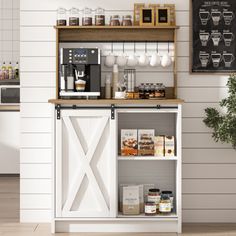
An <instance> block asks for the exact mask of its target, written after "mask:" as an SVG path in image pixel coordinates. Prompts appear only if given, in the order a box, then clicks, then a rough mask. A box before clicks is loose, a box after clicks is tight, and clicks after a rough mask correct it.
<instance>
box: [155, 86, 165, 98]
mask: <svg viewBox="0 0 236 236" xmlns="http://www.w3.org/2000/svg"><path fill="white" fill-rule="evenodd" d="M165 96H166V88H165V86H164V85H163V84H156V85H155V98H158V99H161V98H165Z"/></svg>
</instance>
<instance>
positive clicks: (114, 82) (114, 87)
mask: <svg viewBox="0 0 236 236" xmlns="http://www.w3.org/2000/svg"><path fill="white" fill-rule="evenodd" d="M118 82H119V69H118V65H117V64H115V65H114V66H113V72H112V97H113V98H115V97H116V92H118Z"/></svg>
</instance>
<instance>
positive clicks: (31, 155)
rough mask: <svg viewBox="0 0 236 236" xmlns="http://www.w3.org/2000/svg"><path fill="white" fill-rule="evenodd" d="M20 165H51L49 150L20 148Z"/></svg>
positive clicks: (50, 152)
mask: <svg viewBox="0 0 236 236" xmlns="http://www.w3.org/2000/svg"><path fill="white" fill-rule="evenodd" d="M20 155H21V159H20V163H22V164H24V163H25V164H27V163H28V164H29V163H34V164H38V163H52V151H51V148H48V149H46V148H44V149H42V148H30V149H29V148H21V150H20Z"/></svg>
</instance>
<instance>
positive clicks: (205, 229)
mask: <svg viewBox="0 0 236 236" xmlns="http://www.w3.org/2000/svg"><path fill="white" fill-rule="evenodd" d="M19 202H20V199H19V178H18V177H0V236H31V235H32V236H49V235H51V233H50V224H20V223H18V222H19ZM58 235H59V236H69V235H71V236H177V235H178V234H176V233H168V234H157V233H153V234H147V233H139V234H137V233H136V234H126V233H125V234H120V233H113V234H110V233H98V234H84V233H83V234H81V233H74V234H67V233H63V234H58ZM181 235H183V236H236V224H184V225H183V234H181Z"/></svg>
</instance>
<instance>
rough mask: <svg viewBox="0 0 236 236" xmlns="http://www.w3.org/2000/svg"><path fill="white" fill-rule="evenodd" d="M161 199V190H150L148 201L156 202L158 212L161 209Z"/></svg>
mask: <svg viewBox="0 0 236 236" xmlns="http://www.w3.org/2000/svg"><path fill="white" fill-rule="evenodd" d="M160 199H161V196H160V189H156V188H151V189H149V192H148V196H147V200H148V202H155V204H156V209H157V210H158V209H159V202H160Z"/></svg>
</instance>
